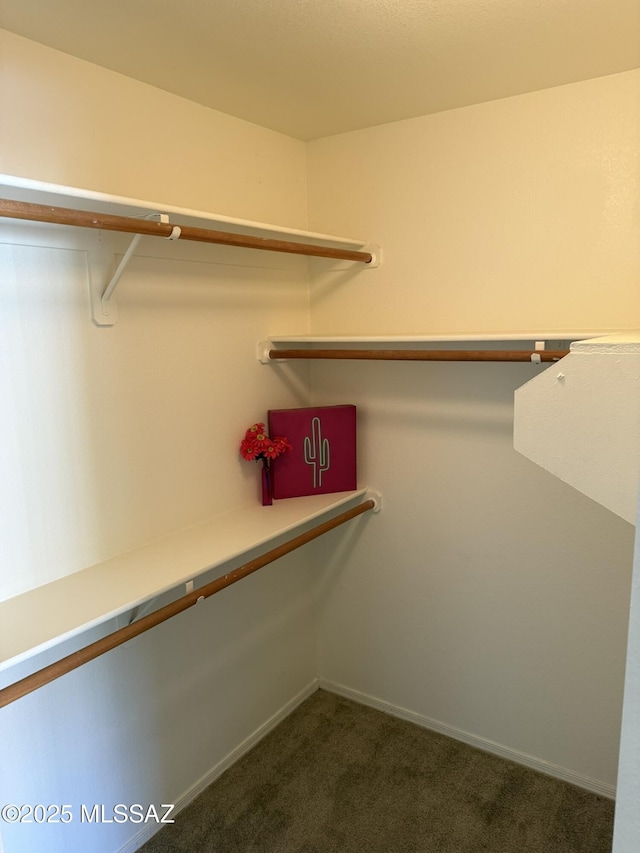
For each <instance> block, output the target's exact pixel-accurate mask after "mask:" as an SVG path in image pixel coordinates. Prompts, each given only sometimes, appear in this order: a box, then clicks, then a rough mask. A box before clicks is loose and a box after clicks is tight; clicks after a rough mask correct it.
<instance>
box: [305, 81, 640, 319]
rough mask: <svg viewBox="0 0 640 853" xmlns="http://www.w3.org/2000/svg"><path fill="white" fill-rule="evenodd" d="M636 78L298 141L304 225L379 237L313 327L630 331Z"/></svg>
mask: <svg viewBox="0 0 640 853" xmlns="http://www.w3.org/2000/svg"><path fill="white" fill-rule="evenodd" d="M639 93H640V71H631V72H628V73H625V74H618V75H614V76H611V77H604V78H600V79H597V80H590V81H587V82H584V83H578V84H574V85H571V86H562V87H560V88H557V89H548V90H545V91H542V92H534V93H532V94H528V95H523V96H520V97H514V98H507V99H505V100H501V101H493V102H491V103H486V104H480V105H478V106H473V107H468V108H465V109H459V110H451V111H450V112H445V113H439V114H437V115H431V116H424V117H422V118H417V119H412V120H409V121H403V122H397V123H395V124H388V125H383V126H381V127H376V128H372V129H369V130H362V131H357V132H354V133H349V134H343V135H341V136H332V137H328V138H326V139H321V140H318V141H316V142H313V143H311V144H310V145H309V210H310V227H312V228H314V229H317V230H326V231H329V232H330V233H331V232H333V233H342V232H344V233H348V234H351V233H353V234H361V235H362V236H363V237H364V238H366V239H370V240H372V241H376V242H379V243H381V244H382V246H383V249H384V252H385V262H384V265H383V266H382V267H380V269H378V270H375V271H373V270H372V271H370V274H368V275H367V276H362V275H361V276H358V278H357V279H356V280H355V281H353V282H347V283H344V284H340V279H339V277H338V276H335V277H334V279H333V281H334V286H331V282H332V279H331V277H330V276H327V279H326V281H323V284H324V286H323V287H320V286H318V287H317V288H316V293H315V297H314V301H313V331H314V332H316V333H318V334H321V333H324V332H327V333H330V332H338V333H344V334H349V333H361V334H375V333H383V332H388V333H390V334H402V333H408V334H411V333H422V334H427V333H429V332H434V333H435V332H451V331H518V330H528V329H536V328H537V329H579V328H585V327H586V328H601V327H602V326H603V325H605V326H611V327H619V328H628V327H629V325H630V324H631V325H633V324H634V323H635V324H640V296H639V294H638V288H637V281H638V270H639V269H640V239H638V238H639V234H638V231H639V228H640V226H639V220H638V207H637V205H638V201H637V199H638V195H637V193H638V181H639V169H640V165H639V162H638V128H639V125H640V97H639Z"/></svg>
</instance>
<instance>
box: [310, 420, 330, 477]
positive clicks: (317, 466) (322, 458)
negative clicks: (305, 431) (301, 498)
mask: <svg viewBox="0 0 640 853" xmlns="http://www.w3.org/2000/svg"><path fill="white" fill-rule="evenodd" d="M304 461H305V462H306V463H307V465H313V488H314V489H319V488H321V487H322V474H323V472H324V471H328V470H329V467H330V462H329V439H328V438H323V437H322V428H321V425H320V418H313V419H312V421H311V435H310V436H309V435H307V436H305V439H304Z"/></svg>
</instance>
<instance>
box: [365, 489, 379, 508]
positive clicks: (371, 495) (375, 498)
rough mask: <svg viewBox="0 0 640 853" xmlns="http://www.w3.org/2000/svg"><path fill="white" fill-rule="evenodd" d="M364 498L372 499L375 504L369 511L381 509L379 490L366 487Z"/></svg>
mask: <svg viewBox="0 0 640 853" xmlns="http://www.w3.org/2000/svg"><path fill="white" fill-rule="evenodd" d="M365 498H366V500H368V501H373V503H374V504H375V506H374V507H373V509H372V510H371V512H380V510H381V509H382V495H381V494H380V492H377V491H376V490H375V489H367V493H366V495H365Z"/></svg>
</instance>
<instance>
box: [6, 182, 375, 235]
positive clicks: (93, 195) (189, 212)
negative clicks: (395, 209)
mask: <svg viewBox="0 0 640 853" xmlns="http://www.w3.org/2000/svg"><path fill="white" fill-rule="evenodd" d="M3 187H9V188H11V189H14V190H23V191H28V192H32V193H42V194H44V193H46V194H49V195H55V196H60V197H61V200H62V199H66V198H74V199H77V200H80V201H83V202H92V203H93V204H94V205H98V206H101V209H100V210H99V211H97V212H100V213H107V212H117V213H118V214H121V215H126V210H122V208H124V209H131V210H134V211H139V212H143V211H144V212H145V213H147V212H155V211H158V212H162V213H170V214H173V215H174V216H178V217H183V218H185V219H195V220H198V221H199V222H208V223H217V224H218V225H222V226H225V227H226V230H230V227H231V228H242V229H247V230H249V231H252V232H255V231H258V232H260V233H268V234H280V235H287V236H290V237H299V238H301V239H302V240H305V241H309V242H318V243H336V244H338V245H341V246H349V247H352V248H360V247H364V246H366V245H368V243H369V241H367V240H360V239H358V238H352V237H337V236H335V235H333V234H321V233H318V232H315V231H305V230H302V229H298V228H289V227H286V226H283V225H282V226H281V225H272V224H269V223H266V222H257V221H254V220H251V219H240V218H238V217H233V216H226V215H224V214H220V213H211V212H207V211H203V210H194V209H191V208H186V207H177V206H175V205H171V204H164V203H162V202H157V201H146V200H143V199H135V198H128V197H127V196H118V195H110V194H108V193H103V192H97V191H95V190H87V189H82V188H79V187H68V186H64V185H62V184H52V183H48V182H46V181H36V180H32V179H31V178H22V177H19V176H16V175H6V174H0V188H3ZM112 208H118V210H117V211H113V210H112ZM83 209H84V207H83ZM178 224H181V223H178ZM182 224H184V223H182Z"/></svg>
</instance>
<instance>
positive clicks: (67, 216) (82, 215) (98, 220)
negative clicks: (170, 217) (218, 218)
mask: <svg viewBox="0 0 640 853" xmlns="http://www.w3.org/2000/svg"><path fill="white" fill-rule="evenodd" d="M0 216H4V217H8V218H10V219H29V220H33V221H35V222H51V223H53V224H56V225H77V226H78V227H81V228H98V229H100V230H102V231H122V232H124V233H126V234H142V235H145V236H151V237H171V238H172V239H177V237H179V238H180V240H192V241H196V242H199V243H220V244H224V245H227V246H237V247H239V248H242V249H265V250H266V251H269V252H288V253H289V254H292V255H313V256H314V257H318V258H336V259H338V260H342V261H360V262H361V263H363V264H370V263H371V261H372V259H373V255H371V254H370V253H369V252H358V251H354V250H351V249H333V248H330V247H328V246H316V245H315V244H313V243H296V242H293V241H290V240H275V239H272V238H267V237H251V236H248V235H246V234H233V233H231V232H227V231H213V230H211V229H209V228H194V227H190V226H188V225H180V226H175V225H173V224H171V223H168V222H154V221H152V220H149V219H134V218H132V217H130V216H114V215H113V214H110V213H90V212H88V211H84V210H75V209H74V208H69V207H50V206H49V205H46V204H31V203H29V202H24V201H12V200H10V199H0Z"/></svg>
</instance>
